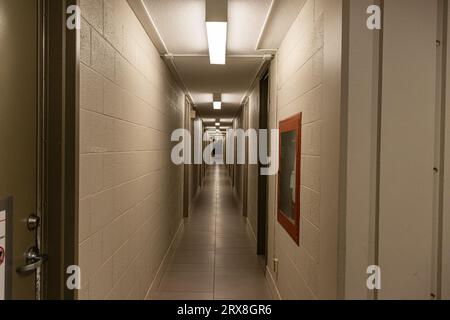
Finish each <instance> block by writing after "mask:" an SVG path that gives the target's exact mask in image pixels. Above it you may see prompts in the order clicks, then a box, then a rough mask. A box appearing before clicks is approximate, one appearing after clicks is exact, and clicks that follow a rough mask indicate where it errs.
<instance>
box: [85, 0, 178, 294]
mask: <svg viewBox="0 0 450 320" xmlns="http://www.w3.org/2000/svg"><path fill="white" fill-rule="evenodd" d="M81 9H82V17H83V18H82V29H81V65H80V108H81V110H80V190H79V192H80V210H79V264H80V267H81V272H82V289H81V290H80V291H79V299H127V298H128V299H144V298H145V296H146V293H147V291H148V289H149V287H150V285H151V284H152V281H153V279H154V277H155V274H156V272H157V270H158V267H159V266H160V263H161V262H162V260H163V257H164V255H165V253H166V251H167V249H168V247H169V245H170V243H171V241H172V239H173V238H174V235H175V233H176V231H177V229H178V227H179V225H180V223H181V220H182V198H181V196H180V195H182V189H181V188H182V179H183V177H182V171H181V167H174V166H173V165H172V162H171V161H170V148H171V145H170V139H169V138H170V133H171V132H172V130H173V129H175V128H179V127H182V120H183V106H184V96H183V93H182V91H181V90H180V89H179V88H178V87H177V85H176V84H175V83H174V81H173V79H172V77H171V75H170V73H169V71H168V70H167V69H166V66H165V65H164V63H163V61H162V60H161V59H160V57H159V54H158V52H157V51H156V49H155V48H154V46H153V44H152V42H151V41H150V40H149V38H148V36H147V34H146V33H145V31H144V30H143V28H142V26H141V24H140V23H139V21H138V20H137V18H136V17H135V15H134V13H133V12H132V10H131V8H130V7H129V6H128V4H127V2H126V1H125V0H105V1H103V0H81Z"/></svg>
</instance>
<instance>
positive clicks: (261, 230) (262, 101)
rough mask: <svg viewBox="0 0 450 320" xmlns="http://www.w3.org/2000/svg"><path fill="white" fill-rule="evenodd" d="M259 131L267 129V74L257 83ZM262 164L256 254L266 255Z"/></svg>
mask: <svg viewBox="0 0 450 320" xmlns="http://www.w3.org/2000/svg"><path fill="white" fill-rule="evenodd" d="M259 97H260V98H259V129H260V130H261V129H267V128H268V125H267V118H268V107H269V73H268V72H267V73H265V74H264V76H263V77H262V78H261V80H260V83H259ZM265 166H266V165H264V164H261V163H260V164H259V168H258V172H259V175H258V235H257V238H258V239H257V253H258V255H261V256H265V257H266V255H267V176H265V175H261V173H260V172H261V168H262V167H265Z"/></svg>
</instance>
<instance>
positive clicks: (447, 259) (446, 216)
mask: <svg viewBox="0 0 450 320" xmlns="http://www.w3.org/2000/svg"><path fill="white" fill-rule="evenodd" d="M446 14H447V17H448V18H447V19H448V20H450V8H448V11H447V13H446ZM449 62H450V25H449V26H448V29H447V70H446V74H447V77H446V78H447V87H446V88H445V89H446V97H447V99H446V104H445V109H446V112H445V114H446V119H445V123H446V127H445V151H444V152H445V158H444V164H443V169H444V183H443V185H444V190H443V194H444V199H443V200H444V203H443V225H442V230H443V246H442V299H447V300H448V299H450V197H449V196H448V195H449V194H450V81H449V79H450V63H449Z"/></svg>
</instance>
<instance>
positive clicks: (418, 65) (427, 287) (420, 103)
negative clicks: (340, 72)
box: [344, 0, 448, 299]
mask: <svg viewBox="0 0 450 320" xmlns="http://www.w3.org/2000/svg"><path fill="white" fill-rule="evenodd" d="M356 2H357V3H356ZM350 3H351V7H350V34H349V37H350V45H349V52H350V64H349V70H348V77H349V83H348V139H347V151H348V157H347V190H346V192H347V196H346V217H345V218H346V232H345V236H346V247H345V252H344V253H345V282H344V283H345V288H344V297H345V298H355V299H365V298H374V297H375V296H374V294H375V292H374V291H370V292H369V291H368V290H367V288H365V287H366V279H367V277H368V276H367V275H365V271H366V268H367V267H368V266H369V265H372V264H379V266H380V267H381V281H382V282H381V290H379V291H378V292H377V297H378V298H379V299H430V298H431V294H432V293H435V294H436V293H437V291H436V289H437V286H438V284H437V283H436V280H438V279H437V274H438V273H437V265H438V255H439V254H440V253H439V248H438V245H437V230H438V228H439V226H438V219H437V214H438V202H437V201H438V195H437V193H438V182H439V181H438V175H437V174H435V173H434V172H433V167H439V165H438V163H437V162H436V159H438V158H439V148H438V145H439V140H440V139H441V137H440V133H439V132H438V126H437V121H440V119H439V116H437V114H438V113H439V112H440V111H439V107H436V103H437V101H439V99H437V98H436V93H437V92H438V91H437V89H436V88H437V84H436V79H437V76H438V75H437V68H438V67H437V65H438V61H437V54H436V52H437V50H439V48H438V49H437V47H436V39H438V35H437V30H438V21H439V19H438V13H439V12H440V11H441V10H438V6H437V4H438V1H427V0H412V1H409V0H386V1H385V2H384V3H385V7H384V13H385V19H384V26H383V47H382V48H383V51H382V56H381V57H378V52H379V51H380V43H378V42H377V38H378V35H379V34H378V32H377V31H369V30H368V29H367V28H365V23H364V20H365V19H367V17H368V15H365V14H364V11H363V9H364V8H365V7H367V6H368V5H369V4H372V3H371V1H350ZM405 8H407V9H405ZM358 25H359V27H358ZM378 59H380V61H381V63H382V72H381V73H380V72H379V70H378ZM380 77H381V79H379V78H380ZM379 81H380V82H379ZM379 83H381V88H378V84H379ZM379 90H380V91H379ZM380 93H381V95H380V97H381V101H378V99H377V95H378V94H380ZM379 112H380V113H379ZM378 118H379V119H380V121H381V122H380V123H378ZM378 126H379V129H378ZM374 128H375V130H374ZM378 131H379V136H378ZM374 142H375V144H378V143H379V148H380V149H379V154H378V153H377V147H376V146H375V147H374ZM447 143H448V142H447ZM378 157H379V159H380V160H379V185H378V188H379V209H378V212H376V210H375V209H376V207H377V203H376V202H377V198H376V192H377V171H376V169H377V165H378V164H377V159H378ZM445 163H447V162H445ZM444 192H445V191H444ZM445 199H446V197H445V193H444V201H446V200H445ZM444 216H448V213H446V212H445V209H444ZM444 221H445V220H444ZM377 223H378V229H377V228H376V226H377ZM446 229H448V228H446V225H445V224H444V226H443V230H444V250H443V251H442V252H443V254H444V257H445V256H446V250H445V246H446V247H447V248H448V238H447V239H445V234H446V233H445V230H446ZM444 260H445V258H444ZM445 270H446V267H445V262H444V267H443V272H444V278H445V274H447V272H446V271H445ZM444 290H445V289H444Z"/></svg>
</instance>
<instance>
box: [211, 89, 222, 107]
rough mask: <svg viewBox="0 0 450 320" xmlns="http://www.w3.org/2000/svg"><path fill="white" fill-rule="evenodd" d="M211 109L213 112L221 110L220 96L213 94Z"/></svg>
mask: <svg viewBox="0 0 450 320" xmlns="http://www.w3.org/2000/svg"><path fill="white" fill-rule="evenodd" d="M213 107H214V110H220V109H222V94H220V93H214V95H213Z"/></svg>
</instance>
